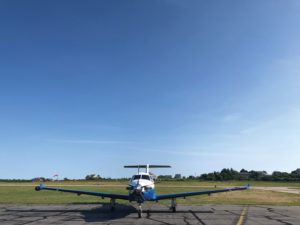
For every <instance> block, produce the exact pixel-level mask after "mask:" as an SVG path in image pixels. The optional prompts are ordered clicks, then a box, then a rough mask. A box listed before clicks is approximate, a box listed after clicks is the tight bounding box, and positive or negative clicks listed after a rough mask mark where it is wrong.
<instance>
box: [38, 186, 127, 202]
mask: <svg viewBox="0 0 300 225" xmlns="http://www.w3.org/2000/svg"><path fill="white" fill-rule="evenodd" d="M35 190H36V191H40V190H50V191H62V192H70V193H75V194H77V195H94V196H99V197H102V198H113V199H124V200H129V196H128V195H117V194H110V193H103V192H92V191H80V190H71V189H63V188H51V187H45V186H44V185H43V184H40V186H37V187H35Z"/></svg>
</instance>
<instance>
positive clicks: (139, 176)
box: [132, 175, 141, 180]
mask: <svg viewBox="0 0 300 225" xmlns="http://www.w3.org/2000/svg"><path fill="white" fill-rule="evenodd" d="M138 179H141V175H134V176H133V177H132V180H138Z"/></svg>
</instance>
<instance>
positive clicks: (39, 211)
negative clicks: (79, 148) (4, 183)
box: [0, 204, 300, 225]
mask: <svg viewBox="0 0 300 225" xmlns="http://www.w3.org/2000/svg"><path fill="white" fill-rule="evenodd" d="M143 209H144V214H143V218H141V219H138V218H137V213H136V210H135V207H134V206H132V205H117V209H116V211H115V212H113V213H112V212H110V211H109V208H108V205H107V204H104V205H101V204H100V205H98V204H97V205H96V204H70V205H38V204H28V205H26V204H0V224H1V225H3V224H20V225H21V224H120V223H122V224H202V225H204V224H206V225H210V224H212V225H220V224H231V225H232V224H234V225H235V224H237V225H241V224H272V225H276V224H280V225H282V224H285V225H290V224H300V206H251V205H250V206H243V205H178V207H177V212H176V213H172V212H170V210H169V205H163V204H144V205H143Z"/></svg>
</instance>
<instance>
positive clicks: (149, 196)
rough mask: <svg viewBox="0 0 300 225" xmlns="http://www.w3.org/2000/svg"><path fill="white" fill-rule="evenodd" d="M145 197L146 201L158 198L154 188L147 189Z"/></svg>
mask: <svg viewBox="0 0 300 225" xmlns="http://www.w3.org/2000/svg"><path fill="white" fill-rule="evenodd" d="M144 198H145V200H146V201H153V200H155V199H156V194H155V192H154V189H150V190H147V191H146V190H145V191H144Z"/></svg>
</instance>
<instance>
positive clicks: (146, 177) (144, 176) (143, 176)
mask: <svg viewBox="0 0 300 225" xmlns="http://www.w3.org/2000/svg"><path fill="white" fill-rule="evenodd" d="M142 179H144V180H150V177H149V176H148V175H142Z"/></svg>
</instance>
